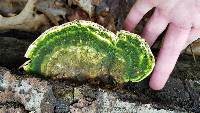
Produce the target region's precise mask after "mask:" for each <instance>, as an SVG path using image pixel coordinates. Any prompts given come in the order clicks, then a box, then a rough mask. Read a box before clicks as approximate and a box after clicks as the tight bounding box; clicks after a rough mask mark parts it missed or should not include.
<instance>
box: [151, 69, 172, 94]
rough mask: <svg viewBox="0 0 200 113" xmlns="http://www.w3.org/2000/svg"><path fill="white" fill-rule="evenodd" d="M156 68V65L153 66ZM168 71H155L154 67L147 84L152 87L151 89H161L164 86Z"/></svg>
mask: <svg viewBox="0 0 200 113" xmlns="http://www.w3.org/2000/svg"><path fill="white" fill-rule="evenodd" d="M155 68H157V67H155ZM169 75H170V73H168V71H166V72H165V71H161V70H160V71H156V69H154V71H153V73H152V76H151V78H150V81H149V86H150V88H152V89H153V90H161V89H163V88H164V87H165V84H166V82H167V80H168V78H169Z"/></svg>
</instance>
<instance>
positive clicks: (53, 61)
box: [23, 20, 155, 83]
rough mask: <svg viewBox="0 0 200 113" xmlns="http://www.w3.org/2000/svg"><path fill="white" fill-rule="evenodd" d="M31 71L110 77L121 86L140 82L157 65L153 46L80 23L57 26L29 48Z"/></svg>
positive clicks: (27, 65) (27, 66) (132, 36)
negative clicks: (129, 82) (151, 47)
mask: <svg viewBox="0 0 200 113" xmlns="http://www.w3.org/2000/svg"><path fill="white" fill-rule="evenodd" d="M25 57H26V58H29V59H30V60H29V61H27V62H26V63H25V64H24V65H23V68H24V70H25V71H27V72H31V73H36V74H41V75H44V76H45V77H55V76H62V77H64V78H73V77H76V78H77V77H83V76H84V77H86V78H96V77H101V76H104V75H110V76H111V77H112V78H113V79H114V80H115V81H116V82H117V83H124V82H128V81H132V82H139V81H141V80H143V79H144V78H145V77H147V76H148V75H149V74H150V73H151V72H152V70H153V68H154V65H155V59H154V56H153V54H152V52H151V50H150V47H149V46H148V44H147V43H146V42H145V40H144V39H142V38H141V37H140V36H138V35H136V34H133V33H130V32H128V31H124V30H121V31H119V32H117V34H116V35H115V34H114V33H112V32H111V31H108V30H106V29H105V28H104V27H102V26H100V25H98V24H96V23H93V22H90V21H84V20H76V21H73V22H68V23H66V24H63V25H60V26H56V27H53V28H51V29H49V30H47V31H45V32H44V33H43V34H42V35H40V36H39V37H38V38H37V39H36V40H35V41H34V42H33V43H32V44H31V45H30V46H29V48H28V50H27V52H26V54H25Z"/></svg>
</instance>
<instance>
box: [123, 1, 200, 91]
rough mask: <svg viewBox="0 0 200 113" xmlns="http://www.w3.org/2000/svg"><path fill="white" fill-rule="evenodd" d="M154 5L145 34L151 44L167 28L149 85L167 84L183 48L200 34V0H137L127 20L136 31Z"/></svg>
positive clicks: (128, 26) (153, 86)
mask: <svg viewBox="0 0 200 113" xmlns="http://www.w3.org/2000/svg"><path fill="white" fill-rule="evenodd" d="M153 7H155V11H154V13H153V15H152V16H151V18H150V20H149V21H148V23H147V24H146V26H145V27H144V30H143V33H142V36H143V37H144V38H145V40H146V41H147V43H148V44H149V45H150V46H151V45H152V44H153V43H154V42H155V40H156V39H157V37H158V36H159V35H160V34H161V33H162V32H163V31H164V30H165V29H166V28H167V26H168V25H169V26H168V29H167V32H166V34H165V36H164V39H163V43H162V47H161V48H160V51H159V55H158V58H157V62H156V65H155V68H154V70H153V72H152V76H151V79H150V82H149V85H150V87H151V88H152V89H154V90H160V89H162V88H163V87H164V85H165V83H166V81H167V79H168V78H169V75H170V73H171V72H172V70H173V68H174V66H175V64H176V61H177V59H178V56H179V55H180V53H181V51H182V50H183V49H184V48H185V47H187V46H188V45H189V44H190V43H191V42H193V41H194V40H196V39H198V38H199V37H200V0H137V2H136V3H135V4H134V5H133V7H132V8H131V10H130V12H129V14H128V16H127V18H126V19H125V21H124V27H125V29H126V30H129V31H132V30H133V29H134V28H135V27H136V25H137V24H138V23H139V21H140V20H141V19H142V17H143V16H144V15H145V14H146V13H147V12H148V11H149V10H151V9H152V8H153Z"/></svg>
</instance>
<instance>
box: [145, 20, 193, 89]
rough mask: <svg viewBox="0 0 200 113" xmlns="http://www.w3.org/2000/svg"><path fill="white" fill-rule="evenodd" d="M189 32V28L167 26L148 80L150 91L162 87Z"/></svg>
mask: <svg viewBox="0 0 200 113" xmlns="http://www.w3.org/2000/svg"><path fill="white" fill-rule="evenodd" d="M190 30H191V28H181V27H178V26H176V25H174V24H170V25H169V29H168V30H167V33H166V35H165V38H164V41H163V45H162V47H161V49H160V52H159V55H158V58H157V62H156V65H155V68H154V71H153V73H152V76H151V79H150V83H149V85H150V87H151V88H152V89H154V90H160V89H162V88H163V87H164V85H165V83H166V82H167V79H168V78H169V75H170V73H171V72H172V70H173V68H174V66H175V64H176V61H177V59H178V57H179V55H180V53H181V51H182V49H183V47H184V45H185V43H186V41H187V39H188V37H189V33H190Z"/></svg>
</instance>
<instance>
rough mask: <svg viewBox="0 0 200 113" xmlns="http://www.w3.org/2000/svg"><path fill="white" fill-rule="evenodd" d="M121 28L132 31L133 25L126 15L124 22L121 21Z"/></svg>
mask: <svg viewBox="0 0 200 113" xmlns="http://www.w3.org/2000/svg"><path fill="white" fill-rule="evenodd" d="M123 28H124V29H125V30H127V31H130V32H131V31H132V29H133V25H132V20H131V19H130V18H129V17H127V18H126V19H125V20H124V23H123Z"/></svg>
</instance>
